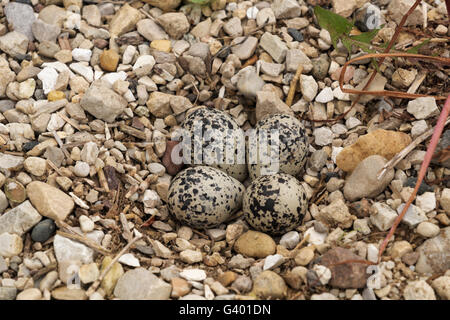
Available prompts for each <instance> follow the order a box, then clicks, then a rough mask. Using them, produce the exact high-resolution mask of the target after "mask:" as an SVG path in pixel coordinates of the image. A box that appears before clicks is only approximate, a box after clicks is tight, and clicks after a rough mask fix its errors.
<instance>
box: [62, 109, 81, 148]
mask: <svg viewBox="0 0 450 320" xmlns="http://www.w3.org/2000/svg"><path fill="white" fill-rule="evenodd" d="M57 115H58V116H59V117H60V118H61V119H63V120H64V121H65V122H67V123H68V124H70V125H71V126H72V127H74V128H75V129H77V130H78V131H82V130H81V128H80V126H79V125H78V124H76V123H75V122H73V121H72V120H71V119H69V118H67V117H66V116H65V115H64V114H63V113H62V112H57ZM83 143H84V142H83Z"/></svg>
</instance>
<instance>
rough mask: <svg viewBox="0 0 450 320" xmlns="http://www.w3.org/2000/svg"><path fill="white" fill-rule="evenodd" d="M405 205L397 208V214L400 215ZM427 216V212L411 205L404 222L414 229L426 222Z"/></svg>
mask: <svg viewBox="0 0 450 320" xmlns="http://www.w3.org/2000/svg"><path fill="white" fill-rule="evenodd" d="M404 206H405V204H404V203H402V204H401V205H400V206H398V207H397V213H398V214H400V213H401V212H402V210H403V208H404ZM426 220H428V219H427V216H426V214H425V212H423V211H422V210H421V209H420V208H419V207H416V206H415V205H413V204H412V205H410V206H409V208H408V210H407V211H406V214H405V216H404V217H403V220H402V222H403V223H405V224H407V225H408V226H409V227H411V228H414V227H415V226H417V225H418V224H419V223H421V222H423V221H426Z"/></svg>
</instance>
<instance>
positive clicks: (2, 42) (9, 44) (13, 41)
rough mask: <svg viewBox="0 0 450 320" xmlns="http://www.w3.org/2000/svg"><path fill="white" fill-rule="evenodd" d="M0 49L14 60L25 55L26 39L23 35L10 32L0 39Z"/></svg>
mask: <svg viewBox="0 0 450 320" xmlns="http://www.w3.org/2000/svg"><path fill="white" fill-rule="evenodd" d="M0 49H1V50H3V51H4V52H6V53H7V54H9V55H10V56H11V57H13V58H15V57H17V56H23V55H25V54H26V53H27V49H28V38H27V36H26V35H24V34H23V33H20V32H17V31H12V32H9V33H7V34H5V35H4V36H2V37H0Z"/></svg>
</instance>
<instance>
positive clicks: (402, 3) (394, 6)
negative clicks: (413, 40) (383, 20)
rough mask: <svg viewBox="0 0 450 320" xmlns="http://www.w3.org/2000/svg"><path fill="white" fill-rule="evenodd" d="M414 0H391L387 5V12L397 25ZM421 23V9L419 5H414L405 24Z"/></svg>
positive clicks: (414, 24)
mask: <svg viewBox="0 0 450 320" xmlns="http://www.w3.org/2000/svg"><path fill="white" fill-rule="evenodd" d="M414 2H415V1H414V0H392V1H391V2H390V3H389V6H388V7H387V10H388V14H389V16H390V17H391V19H393V20H394V21H395V23H396V24H397V25H398V24H399V23H400V21H401V20H402V18H403V16H404V15H405V12H407V11H408V10H409V9H410V8H411V7H412V6H413V4H414ZM422 23H423V11H422V8H421V7H420V6H418V7H416V8H415V9H414V11H413V12H412V13H411V14H410V15H409V17H408V19H407V20H406V23H405V27H406V26H416V25H420V24H422Z"/></svg>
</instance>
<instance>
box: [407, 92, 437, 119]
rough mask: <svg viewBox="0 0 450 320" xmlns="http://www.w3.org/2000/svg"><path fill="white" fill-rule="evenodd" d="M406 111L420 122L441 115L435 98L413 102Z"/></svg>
mask: <svg viewBox="0 0 450 320" xmlns="http://www.w3.org/2000/svg"><path fill="white" fill-rule="evenodd" d="M406 110H407V111H408V112H409V113H411V114H412V115H413V116H414V118H416V119H418V120H421V119H428V118H429V117H432V116H435V115H438V114H439V109H438V107H437V105H436V100H435V99H434V98H433V97H421V98H417V99H414V100H411V101H409V102H408V107H407V109H406Z"/></svg>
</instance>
